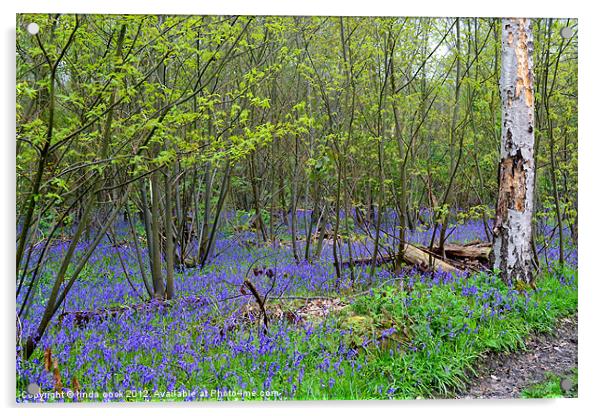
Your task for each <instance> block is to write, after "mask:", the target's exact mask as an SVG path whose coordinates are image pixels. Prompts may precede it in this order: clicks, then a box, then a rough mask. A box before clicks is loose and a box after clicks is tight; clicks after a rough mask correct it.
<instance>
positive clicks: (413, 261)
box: [341, 243, 461, 273]
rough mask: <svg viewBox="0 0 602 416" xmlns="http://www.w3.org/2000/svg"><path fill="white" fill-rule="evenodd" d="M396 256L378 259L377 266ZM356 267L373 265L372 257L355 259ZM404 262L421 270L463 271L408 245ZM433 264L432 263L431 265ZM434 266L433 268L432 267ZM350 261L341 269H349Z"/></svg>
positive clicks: (392, 259)
mask: <svg viewBox="0 0 602 416" xmlns="http://www.w3.org/2000/svg"><path fill="white" fill-rule="evenodd" d="M395 257H396V256H395V255H391V254H388V255H384V256H378V257H377V258H376V264H377V265H381V264H385V263H389V262H392V261H395ZM352 261H353V264H354V265H367V264H372V257H362V258H359V259H353V260H352ZM403 261H404V262H405V263H407V264H409V265H412V266H416V267H418V268H420V269H421V270H433V269H434V270H438V271H443V272H448V273H452V272H453V273H459V272H460V271H461V270H460V269H459V268H457V267H455V266H453V265H451V264H450V263H449V262H446V261H444V260H441V259H440V258H438V257H437V256H436V255H435V254H433V253H429V252H427V251H425V250H424V249H422V248H419V247H416V246H413V245H410V244H407V243H406V245H405V249H404V254H403ZM431 262H432V263H431ZM430 264H432V268H431V267H430ZM349 265H350V261H349V260H347V261H344V262H342V263H341V267H349Z"/></svg>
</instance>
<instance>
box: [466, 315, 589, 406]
mask: <svg viewBox="0 0 602 416" xmlns="http://www.w3.org/2000/svg"><path fill="white" fill-rule="evenodd" d="M577 347H578V338H577V314H575V315H573V316H569V317H566V318H562V319H561V320H560V322H559V324H558V326H557V327H556V329H555V330H554V332H552V333H549V334H535V335H533V336H531V337H529V339H528V340H527V341H526V348H525V349H524V350H522V351H520V352H511V353H492V354H488V355H486V356H485V357H483V358H482V359H481V361H480V362H479V364H478V367H477V368H478V376H477V377H475V378H474V379H473V382H472V383H471V384H470V385H469V386H468V388H467V389H466V390H465V391H464V392H462V393H461V394H458V395H457V398H463V399H509V398H520V394H521V391H522V390H523V389H524V388H525V387H528V386H530V385H533V384H535V383H539V382H541V381H543V380H544V379H545V378H546V374H548V373H553V374H556V375H560V376H563V375H565V374H568V373H569V372H570V371H571V370H572V369H573V368H576V367H577Z"/></svg>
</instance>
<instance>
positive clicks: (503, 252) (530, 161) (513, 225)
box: [492, 19, 535, 285]
mask: <svg viewBox="0 0 602 416" xmlns="http://www.w3.org/2000/svg"><path fill="white" fill-rule="evenodd" d="M500 89H501V95H502V138H501V149H500V162H499V177H498V179H499V190H498V200H497V208H496V217H495V225H494V229H493V234H494V242H493V251H492V252H493V260H494V262H493V264H494V268H496V269H499V270H500V271H501V277H502V279H503V280H504V281H505V282H506V283H508V284H515V285H516V284H518V285H520V282H522V284H523V285H524V284H531V283H532V281H533V273H532V269H531V256H532V253H531V246H530V241H531V219H532V216H533V188H534V174H535V163H534V154H533V145H534V142H535V135H534V130H533V123H534V99H535V94H534V89H533V34H532V32H531V21H530V20H529V19H503V21H502V71H501V76H500Z"/></svg>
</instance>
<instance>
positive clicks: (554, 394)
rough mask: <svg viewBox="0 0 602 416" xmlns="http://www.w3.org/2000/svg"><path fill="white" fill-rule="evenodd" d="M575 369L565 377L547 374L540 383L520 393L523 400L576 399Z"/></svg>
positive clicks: (576, 379) (576, 378)
mask: <svg viewBox="0 0 602 416" xmlns="http://www.w3.org/2000/svg"><path fill="white" fill-rule="evenodd" d="M577 376H578V374H577V368H574V369H573V370H572V371H571V372H570V373H569V374H567V375H564V376H563V375H558V374H553V373H548V374H547V375H546V379H545V380H544V381H542V382H541V383H536V384H533V385H531V386H529V387H527V388H525V389H524V390H523V391H522V392H521V397H522V398H525V399H554V398H563V397H571V398H572V397H577V390H578V388H577V387H578V386H577V381H578V377H577Z"/></svg>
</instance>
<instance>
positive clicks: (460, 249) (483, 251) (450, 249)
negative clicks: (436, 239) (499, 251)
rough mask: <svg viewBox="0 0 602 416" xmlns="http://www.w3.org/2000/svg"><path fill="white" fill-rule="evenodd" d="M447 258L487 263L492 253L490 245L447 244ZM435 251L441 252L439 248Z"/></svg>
mask: <svg viewBox="0 0 602 416" xmlns="http://www.w3.org/2000/svg"><path fill="white" fill-rule="evenodd" d="M444 247H445V248H444V249H445V256H446V257H452V258H457V259H462V260H464V259H475V260H479V261H481V262H484V263H487V262H488V261H489V253H490V252H491V244H490V243H476V244H470V245H460V244H446V245H445V246H444ZM435 250H437V251H439V249H438V248H435Z"/></svg>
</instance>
